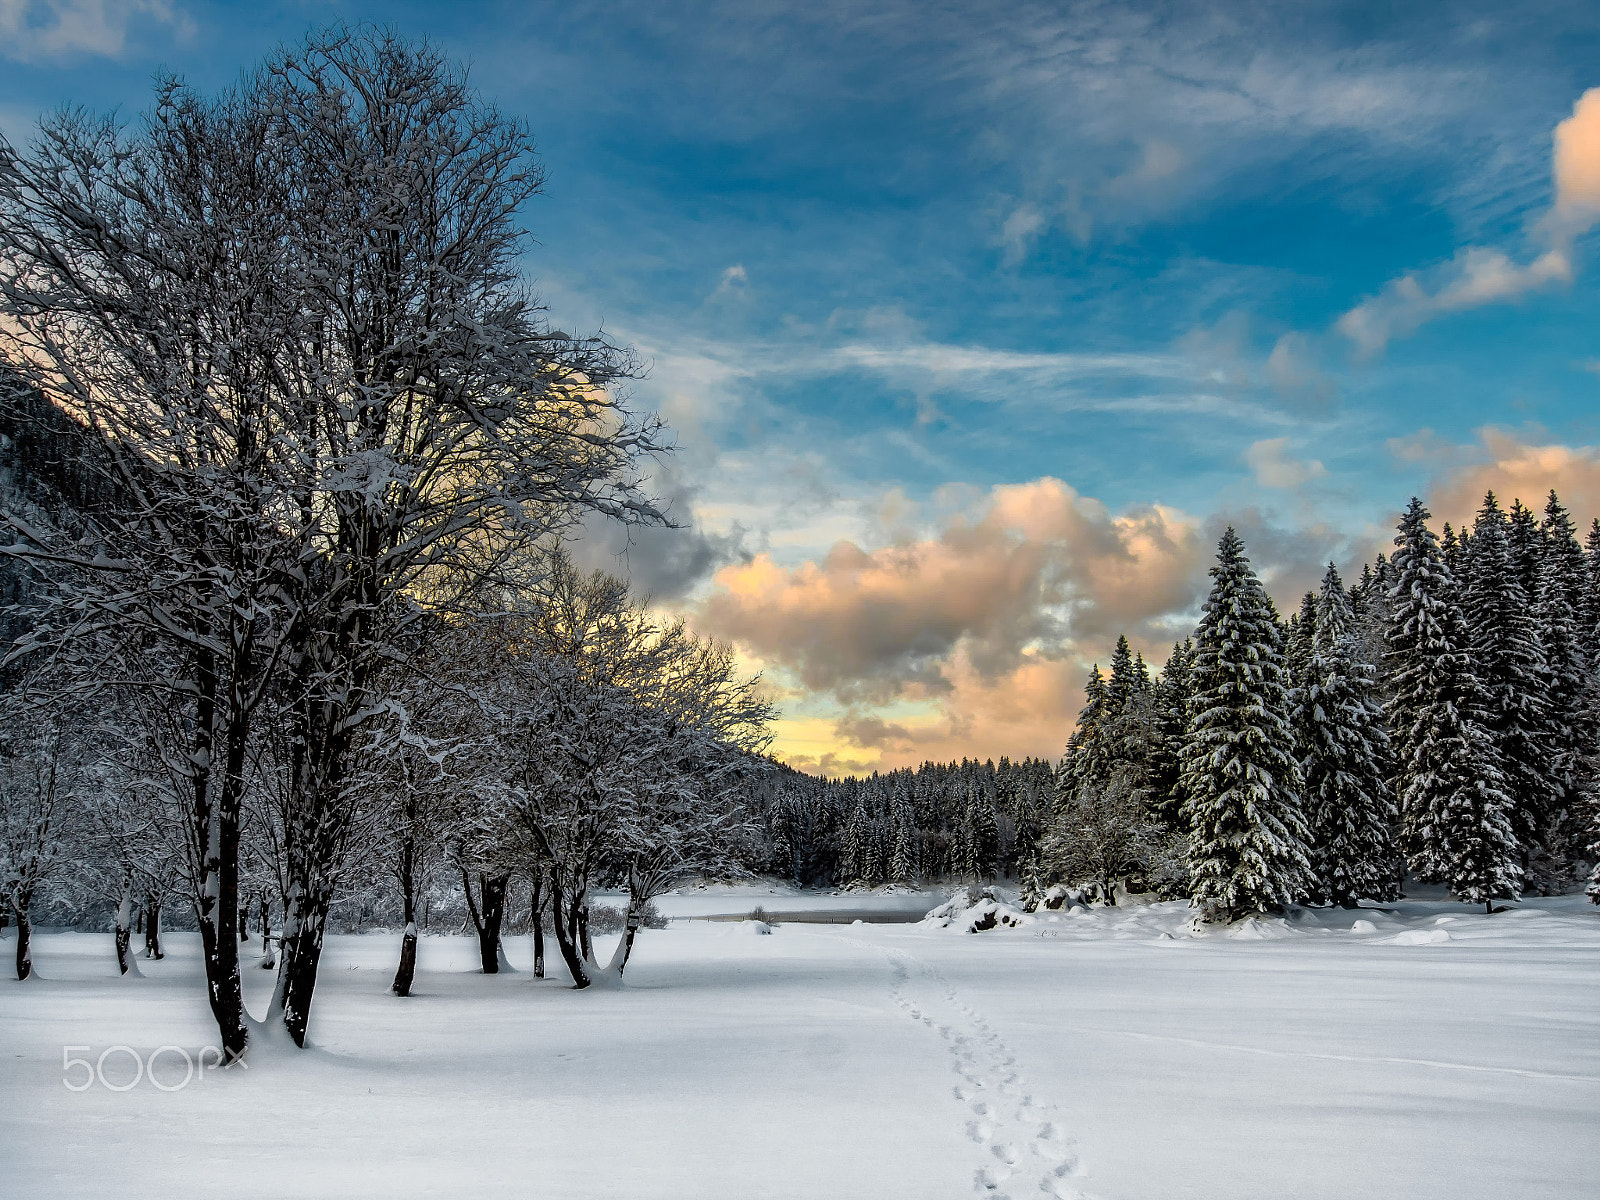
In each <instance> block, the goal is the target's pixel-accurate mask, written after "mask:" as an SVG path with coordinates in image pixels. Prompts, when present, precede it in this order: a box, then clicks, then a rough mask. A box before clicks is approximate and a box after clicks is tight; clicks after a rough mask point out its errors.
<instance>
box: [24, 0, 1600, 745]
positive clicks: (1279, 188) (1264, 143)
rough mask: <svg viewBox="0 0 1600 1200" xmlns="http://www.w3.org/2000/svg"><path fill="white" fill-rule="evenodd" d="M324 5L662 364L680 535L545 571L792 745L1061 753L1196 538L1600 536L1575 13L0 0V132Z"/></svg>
mask: <svg viewBox="0 0 1600 1200" xmlns="http://www.w3.org/2000/svg"><path fill="white" fill-rule="evenodd" d="M333 16H338V17H342V18H344V19H347V20H350V21H362V20H376V21H382V22H385V23H387V24H391V25H393V26H394V27H395V28H396V29H398V30H399V31H400V32H402V33H405V34H408V35H415V36H422V35H427V36H429V37H431V38H434V39H435V40H437V41H438V42H439V43H440V44H441V45H442V46H443V47H444V48H445V49H446V50H447V51H448V52H449V53H450V54H451V55H453V56H456V57H458V58H461V59H463V60H465V61H467V62H469V63H470V64H471V68H472V76H473V79H474V81H475V82H476V83H477V85H478V86H479V87H480V88H481V89H482V91H483V92H484V93H485V95H487V96H489V97H490V98H492V99H493V100H495V101H496V102H497V103H498V104H499V105H500V106H501V107H502V108H503V109H504V110H506V111H507V112H509V113H512V114H515V115H518V116H521V117H525V118H526V119H527V120H528V121H529V122H530V123H531V125H532V127H533V128H534V130H535V131H536V133H537V135H538V138H539V142H540V146H541V149H542V153H543V155H544V159H545V165H546V168H547V170H548V173H549V183H548V186H547V189H546V195H545V197H544V198H542V199H540V200H539V201H537V202H536V203H535V204H534V205H533V206H531V207H530V209H529V211H528V213H527V220H528V224H529V226H530V228H532V230H533V231H534V233H535V235H536V237H537V238H538V240H539V245H538V247H537V249H536V250H535V251H534V252H533V253H532V254H531V255H530V258H529V263H528V269H529V272H530V275H532V276H533V277H534V278H536V279H537V281H538V284H539V287H540V290H541V291H542V293H543V294H544V296H545V298H546V300H547V301H548V303H549V305H550V308H551V311H552V315H553V317H554V319H555V320H556V321H557V322H558V323H559V324H562V325H563V326H568V325H575V326H580V327H588V328H593V327H596V326H599V325H602V324H603V325H604V327H605V328H606V329H607V330H608V331H609V332H611V333H612V334H613V335H614V336H616V337H618V338H621V339H624V340H626V341H629V342H631V343H633V344H634V345H635V346H637V347H638V348H639V350H640V351H641V353H642V354H643V355H644V357H645V358H646V359H648V360H649V361H650V362H651V363H652V369H651V373H650V376H649V377H648V378H647V379H645V380H643V381H641V382H640V383H639V384H638V386H637V388H636V396H637V399H638V401H639V402H640V403H642V404H647V405H650V406H652V407H657V408H660V409H661V410H662V411H663V412H664V413H665V414H666V415H667V416H668V417H669V418H670V419H671V420H672V422H673V425H674V428H675V429H676V430H677V436H678V441H679V445H680V450H679V452H678V454H677V455H676V456H675V459H674V461H673V462H672V463H671V464H670V465H669V466H668V467H667V468H665V469H664V470H663V472H662V473H661V475H660V477H659V478H658V481H657V482H658V486H659V488H660V489H661V491H662V492H663V493H664V494H666V495H667V496H669V497H670V498H671V499H672V500H673V503H674V512H675V513H676V514H677V515H678V517H679V518H680V520H683V521H684V522H685V523H686V524H687V525H688V526H689V527H688V528H686V529H684V530H680V531H677V532H673V533H665V534H655V535H642V536H640V537H639V538H637V539H636V541H635V544H634V545H633V547H632V548H631V549H630V551H629V553H628V555H627V557H626V558H625V559H618V558H617V557H615V556H614V554H613V553H611V551H613V550H614V549H615V548H616V547H615V544H614V543H615V539H614V537H612V536H611V535H609V534H608V533H607V532H606V531H604V530H599V529H596V530H593V531H591V536H590V539H589V542H588V544H587V546H586V547H585V548H584V549H583V550H582V551H581V553H584V554H586V555H587V556H588V558H589V559H590V561H594V562H596V563H600V564H603V565H607V566H609V567H610V568H611V569H614V570H626V571H629V572H630V573H632V574H633V576H634V577H635V579H636V580H637V582H638V583H639V585H640V586H641V587H642V588H645V589H648V590H650V591H651V592H652V593H653V594H654V595H656V596H657V597H658V599H659V600H660V602H661V603H662V604H664V605H668V606H671V607H676V608H679V609H682V610H683V611H686V612H687V613H689V614H690V616H691V618H692V619H693V620H694V621H695V623H696V625H697V626H698V627H700V628H702V629H704V630H705V631H706V632H708V633H713V634H716V635H718V636H723V637H728V638H731V639H734V640H736V641H737V642H738V644H739V645H740V646H741V648H742V650H743V652H744V653H745V654H746V655H747V656H748V658H749V661H750V663H751V664H752V666H759V667H760V668H762V669H763V670H765V671H766V673H767V678H768V679H769V680H770V681H771V683H772V685H773V686H774V687H775V688H776V689H777V690H778V691H779V693H780V695H781V700H782V704H783V706H784V708H785V711H786V713H787V714H788V716H787V718H786V722H785V725H784V726H783V729H782V730H781V736H780V739H779V748H780V750H781V751H782V752H784V753H785V754H786V755H787V756H789V757H790V758H791V760H793V761H795V762H797V763H799V764H801V765H805V766H808V767H812V768H825V769H831V770H844V769H853V768H859V767H870V766H872V765H879V764H895V763H900V762H907V761H917V760H920V759H921V758H924V757H949V756H951V755H955V756H959V755H960V754H962V753H975V754H978V755H980V756H987V755H996V756H997V755H999V754H1001V753H1011V754H1020V753H1051V754H1054V753H1059V749H1060V745H1061V744H1062V743H1064V741H1065V737H1066V734H1067V732H1068V729H1067V725H1068V723H1069V722H1070V720H1071V714H1072V711H1073V710H1074V709H1075V707H1076V705H1077V702H1078V696H1079V693H1080V689H1081V685H1082V681H1083V673H1084V671H1085V670H1086V669H1087V666H1088V664H1089V663H1090V662H1091V661H1093V660H1095V659H1100V660H1102V661H1103V660H1104V659H1105V658H1106V656H1107V652H1108V649H1109V642H1110V641H1114V639H1115V637H1116V634H1117V633H1118V632H1120V631H1123V630H1126V631H1127V632H1128V633H1129V634H1130V636H1132V637H1133V638H1134V640H1135V642H1136V644H1138V645H1141V646H1142V647H1144V648H1145V649H1146V650H1147V651H1148V652H1149V653H1150V654H1151V655H1152V656H1153V657H1156V658H1159V657H1161V655H1162V654H1163V653H1164V647H1165V646H1166V645H1168V644H1170V641H1171V640H1172V638H1173V637H1174V636H1176V635H1178V634H1180V633H1182V632H1183V631H1184V629H1185V627H1186V625H1187V624H1188V622H1189V621H1190V620H1191V618H1192V615H1193V611H1194V606H1195V603H1196V600H1197V598H1198V597H1199V596H1200V595H1201V594H1203V587H1204V582H1205V574H1204V572H1205V566H1206V565H1207V562H1208V559H1209V555H1210V548H1211V546H1213V545H1214V543H1215V535H1216V534H1217V533H1218V532H1219V531H1220V529H1221V527H1222V526H1223V525H1225V524H1227V523H1229V522H1230V521H1231V522H1234V523H1236V524H1238V525H1239V526H1240V528H1241V531H1242V532H1243V533H1244V535H1245V538H1246V542H1247V545H1248V546H1249V547H1250V549H1251V551H1252V553H1253V556H1254V558H1255V560H1256V562H1257V565H1258V566H1259V567H1260V568H1261V569H1262V570H1263V572H1264V574H1266V576H1267V577H1268V579H1269V581H1270V582H1271V584H1272V586H1273V589H1274V591H1275V593H1276V594H1277V595H1278V596H1279V599H1280V601H1285V602H1287V601H1291V600H1292V598H1293V596H1294V595H1296V594H1297V593H1298V591H1299V590H1300V589H1302V588H1303V587H1304V586H1306V585H1307V584H1308V583H1309V582H1310V581H1311V580H1312V579H1313V578H1314V577H1315V576H1316V575H1320V567H1321V564H1322V563H1325V562H1326V561H1328V559H1330V558H1332V559H1334V560H1335V561H1337V562H1338V563H1339V564H1340V565H1341V566H1350V565H1352V564H1355V563H1357V562H1359V561H1360V559H1361V558H1363V557H1365V556H1367V555H1369V554H1370V553H1371V552H1372V551H1374V550H1376V549H1378V548H1380V547H1381V546H1382V545H1383V544H1384V543H1385V542H1386V540H1387V537H1388V529H1389V528H1390V526H1391V521H1392V517H1393V515H1394V514H1395V513H1397V512H1398V511H1399V509H1400V508H1401V507H1403V505H1404V503H1405V501H1406V499H1407V498H1408V497H1409V496H1410V495H1411V494H1413V493H1418V494H1422V495H1424V496H1425V497H1427V498H1428V499H1429V500H1430V502H1432V503H1433V504H1434V506H1435V508H1436V509H1438V510H1439V512H1440V514H1441V516H1450V517H1452V518H1456V519H1459V516H1460V514H1461V512H1462V511H1464V510H1465V509H1466V508H1468V507H1470V505H1471V500H1472V496H1473V493H1474V492H1475V491H1477V490H1478V489H1480V488H1481V487H1482V486H1487V485H1489V484H1495V485H1497V486H1498V487H1499V488H1501V489H1502V490H1509V492H1510V493H1511V494H1523V493H1526V494H1525V495H1524V499H1527V500H1529V501H1534V500H1542V496H1543V493H1544V491H1545V489H1547V488H1548V487H1550V486H1552V485H1553V486H1556V487H1558V488H1560V489H1561V490H1562V492H1563V494H1564V495H1565V496H1566V497H1567V498H1568V500H1569V502H1570V503H1571V505H1572V507H1573V508H1574V509H1575V510H1576V511H1577V515H1578V516H1579V517H1580V519H1581V520H1582V521H1583V522H1584V523H1585V524H1586V523H1587V521H1588V520H1589V518H1590V517H1591V516H1594V515H1597V514H1600V468H1597V465H1596V461H1597V455H1596V452H1595V451H1594V449H1593V447H1594V446H1595V444H1596V443H1600V428H1597V426H1600V421H1597V417H1596V414H1597V411H1600V409H1597V406H1596V400H1597V399H1600V372H1597V369H1596V367H1595V365H1594V364H1595V363H1596V360H1600V344H1597V343H1600V337H1597V331H1596V329H1595V321H1594V317H1595V314H1596V312H1597V311H1600V309H1597V305H1596V300H1597V294H1596V281H1597V279H1600V271H1597V270H1595V268H1594V266H1593V264H1592V262H1591V261H1590V260H1591V259H1592V257H1593V255H1592V250H1593V246H1592V243H1593V234H1592V232H1591V230H1592V228H1593V227H1594V226H1595V225H1596V220H1595V218H1596V217H1597V216H1600V165H1596V164H1600V95H1597V97H1596V98H1595V107H1594V108H1593V109H1592V110H1579V115H1578V116H1577V117H1574V112H1575V105H1577V104H1578V103H1579V101H1580V98H1581V97H1583V96H1584V94H1585V92H1586V91H1587V89H1589V88H1591V87H1596V86H1600V66H1597V65H1596V64H1600V10H1597V9H1596V8H1595V6H1593V5H1592V4H1523V5H1518V6H1509V5H1505V4H1472V3H1462V4H1451V5H1448V6H1445V5H1424V6H1395V5H1390V4H1317V3H1285V4H1278V5H1267V4H1259V5H1258V4H1251V5H1245V4H1235V5H1226V6H1224V5H1214V4H1208V5H1181V4H1180V5H1156V4H1148V5H1128V4H1115V5H1113V4H1079V5H1074V4H1014V5H1008V6H997V5H993V4H981V3H962V4H958V3H946V4H939V3H921V4H909V3H907V4H897V3H892V2H888V3H886V2H882V0H879V2H876V3H829V2H828V0H812V2H808V3H795V4H754V3H730V4H714V3H706V4H677V3H672V2H670V0H667V2H662V3H653V4H638V3H634V4H571V3H568V4H545V3H537V2H535V3H520V4H497V3H496V4H477V5H473V4H456V5H449V6H446V5H427V4H393V3H391V4H383V5H377V4H371V5H367V4H339V5H309V4H305V5H301V4H281V5H271V4H256V5H249V6H237V7H236V6H229V5H219V4H204V3H192V2H187V0H175V2H173V3H145V4H132V5H112V4H99V3H92V2H88V0H65V2H60V3H48V2H44V3H41V2H40V0H0V43H3V44H0V56H4V69H3V70H0V128H3V129H4V130H5V132H6V133H7V134H8V135H9V136H12V137H13V138H16V137H19V136H21V137H25V136H26V130H27V127H28V126H29V124H31V122H32V121H33V119H34V118H35V117H36V116H37V114H38V113H39V112H40V111H41V110H43V109H46V108H49V107H51V106H54V105H57V104H61V103H74V104H84V105H87V106H90V107H93V108H101V109H103V108H108V107H113V106H116V107H120V108H121V109H122V110H123V111H124V112H127V113H130V114H132V113H136V112H138V111H139V110H140V109H141V108H142V107H143V106H144V105H145V104H146V102H147V98H148V95H149V87H150V80H151V77H152V74H153V72H155V71H156V70H157V69H159V68H163V67H165V68H168V69H171V70H173V71H176V72H177V73H179V74H181V75H184V76H186V77H187V78H188V79H190V80H191V81H192V82H194V83H195V84H197V85H199V86H201V87H204V88H214V87H217V86H221V85H224V84H226V83H228V82H230V81H232V80H233V79H234V78H236V77H237V75H238V73H239V71H240V70H241V69H242V68H243V67H245V66H247V65H248V64H250V63H253V62H254V61H256V60H257V59H258V58H259V57H260V56H261V55H262V54H263V53H264V52H265V51H267V50H268V49H270V48H271V47H272V46H273V45H274V44H276V43H277V42H279V41H281V40H284V39H293V38H295V37H297V36H299V35H300V34H301V33H303V32H304V30H305V29H306V28H307V27H308V26H309V25H311V24H312V23H314V22H320V21H325V20H327V19H330V17H333ZM1569 118H1573V123H1572V124H1571V125H1570V126H1569V127H1568V128H1569V130H1570V135H1571V136H1570V137H1569V138H1568V139H1567V146H1568V149H1567V151H1566V153H1567V159H1566V160H1564V161H1565V162H1566V163H1567V167H1566V171H1567V174H1566V175H1565V176H1563V177H1562V178H1563V179H1564V180H1565V182H1564V183H1563V184H1560V186H1558V180H1557V178H1556V177H1554V176H1553V173H1552V172H1553V157H1552V155H1553V141H1552V139H1553V134H1554V131H1555V130H1556V128H1557V126H1558V124H1559V123H1561V122H1563V121H1566V120H1568V119H1569Z"/></svg>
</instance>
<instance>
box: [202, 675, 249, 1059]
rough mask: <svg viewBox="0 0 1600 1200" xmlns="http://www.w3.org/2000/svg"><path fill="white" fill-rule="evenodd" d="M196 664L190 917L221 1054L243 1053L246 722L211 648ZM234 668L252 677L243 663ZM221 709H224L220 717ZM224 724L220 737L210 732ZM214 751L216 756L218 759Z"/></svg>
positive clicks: (245, 1038) (246, 1032)
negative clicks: (242, 851)
mask: <svg viewBox="0 0 1600 1200" xmlns="http://www.w3.org/2000/svg"><path fill="white" fill-rule="evenodd" d="M199 657H200V664H199V667H198V669H197V679H198V682H199V690H198V695H197V697H196V701H195V725H196V727H197V729H198V730H199V731H200V735H199V737H198V738H197V744H196V746H195V753H194V761H196V762H204V763H205V764H206V765H205V766H204V767H203V768H200V769H199V770H197V772H196V774H195V776H194V777H193V784H194V797H193V801H192V803H193V808H192V809H191V811H190V831H191V836H192V843H191V844H192V846H193V848H194V850H195V851H196V852H197V854H196V859H195V861H194V862H193V864H192V865H193V867H194V883H195V892H194V915H195V922H196V924H197V925H199V927H200V951H201V957H202V959H203V961H204V963H205V971H206V999H207V1000H208V1001H209V1002H210V1004H211V1015H212V1016H213V1017H214V1018H215V1019H216V1022H217V1037H218V1040H219V1041H220V1042H221V1043H222V1052H223V1057H224V1060H225V1061H226V1062H228V1063H232V1062H234V1061H235V1060H236V1059H238V1058H239V1057H240V1056H241V1055H243V1054H244V1051H245V1045H246V1044H247V1043H248V1041H249V1038H250V1033H249V1026H248V1025H247V1024H246V1022H245V1011H244V986H243V984H242V982H241V981H240V979H239V928H238V921H239V809H240V802H241V798H242V793H243V790H244V778H245V752H246V750H247V748H248V746H249V722H248V720H247V718H246V716H245V709H244V706H243V705H242V703H241V702H240V699H239V697H238V695H237V694H235V691H234V690H230V689H229V687H228V686H227V684H226V683H225V682H224V681H223V680H221V679H219V677H218V674H217V671H216V663H215V660H214V659H213V658H212V656H211V654H210V652H209V651H202V652H201V654H200V656H199ZM236 670H237V671H238V672H239V673H240V677H241V678H249V676H250V672H251V668H250V666H249V663H248V662H243V663H240V664H239V665H238V666H237V667H236ZM219 707H221V708H223V709H224V710H225V712H224V713H223V714H222V715H219V713H218V709H219ZM219 729H220V730H221V737H220V739H219V738H217V737H216V736H215V735H216V733H217V731H218V730H219ZM214 755H216V756H220V759H221V761H220V762H217V761H216V760H215V758H214V757H213V756H214Z"/></svg>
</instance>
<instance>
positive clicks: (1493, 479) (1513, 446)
mask: <svg viewBox="0 0 1600 1200" xmlns="http://www.w3.org/2000/svg"><path fill="white" fill-rule="evenodd" d="M1416 444H1417V443H1412V442H1409V441H1408V442H1406V443H1403V444H1401V445H1399V446H1397V447H1396V448H1397V449H1398V450H1399V451H1400V452H1401V453H1404V452H1405V451H1406V450H1407V449H1410V448H1412V447H1413V446H1414V445H1416ZM1421 444H1422V445H1425V446H1427V447H1428V450H1427V452H1426V455H1427V456H1428V457H1432V458H1434V459H1435V460H1436V461H1438V462H1439V463H1440V467H1439V472H1438V474H1437V475H1436V476H1435V478H1434V480H1433V482H1432V484H1431V485H1430V486H1429V488H1428V507H1429V508H1431V509H1432V510H1433V514H1434V517H1435V519H1436V520H1437V521H1439V522H1444V521H1449V522H1451V523H1452V524H1454V525H1457V526H1459V525H1461V524H1462V523H1463V522H1470V521H1471V520H1472V514H1473V513H1474V512H1476V511H1477V509H1478V506H1479V505H1480V504H1482V502H1483V495H1484V493H1485V492H1486V491H1490V490H1493V492H1494V493H1495V495H1496V496H1498V497H1499V498H1500V501H1501V503H1502V505H1510V503H1511V502H1512V500H1516V499H1520V500H1521V501H1522V503H1523V504H1525V505H1526V506H1527V507H1529V508H1532V509H1534V510H1535V511H1539V510H1542V509H1543V508H1544V503H1545V498H1546V496H1547V495H1548V494H1549V492H1550V490H1551V489H1552V488H1554V489H1555V491H1556V494H1557V495H1559V496H1560V497H1561V502H1562V504H1564V505H1566V507H1567V510H1568V511H1569V512H1571V513H1572V515H1573V518H1574V519H1575V520H1576V521H1577V522H1578V524H1579V527H1580V535H1581V531H1582V529H1583V528H1584V527H1586V526H1587V525H1588V524H1589V522H1590V520H1592V519H1593V518H1594V517H1595V516H1600V446H1563V445H1560V444H1556V443H1546V444H1539V443H1537V442H1535V441H1532V440H1529V439H1527V438H1525V437H1522V436H1519V435H1517V434H1515V433H1512V432H1511V431H1509V430H1504V429H1496V428H1493V427H1488V428H1484V429H1480V430H1479V431H1478V444H1477V445H1476V446H1471V447H1450V446H1443V445H1440V444H1438V443H1429V442H1423V443H1421Z"/></svg>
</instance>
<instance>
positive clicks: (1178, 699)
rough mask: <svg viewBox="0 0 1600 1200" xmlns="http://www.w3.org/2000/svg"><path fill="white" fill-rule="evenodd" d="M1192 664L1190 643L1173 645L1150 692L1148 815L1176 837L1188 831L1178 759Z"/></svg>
mask: <svg viewBox="0 0 1600 1200" xmlns="http://www.w3.org/2000/svg"><path fill="white" fill-rule="evenodd" d="M1193 662H1194V642H1193V640H1192V639H1188V638H1186V639H1184V640H1183V641H1181V642H1174V643H1173V646H1172V653H1171V654H1169V655H1168V656H1167V661H1166V665H1164V666H1163V667H1162V668H1161V674H1160V675H1159V676H1158V677H1157V679H1156V682H1155V685H1154V687H1153V688H1152V690H1151V696H1152V704H1153V706H1154V709H1155V716H1156V729H1157V736H1158V740H1157V743H1156V746H1155V749H1154V752H1153V753H1152V754H1151V756H1150V764H1149V779H1148V781H1147V786H1148V787H1149V804H1150V813H1151V816H1152V817H1154V818H1155V819H1156V820H1157V821H1159V822H1161V824H1162V825H1164V826H1165V827H1166V828H1167V829H1169V830H1171V831H1173V832H1175V833H1183V832H1185V831H1186V829H1187V827H1186V826H1185V825H1184V822H1183V787H1182V784H1181V782H1180V780H1181V773H1180V769H1179V756H1180V754H1181V753H1182V750H1183V739H1184V733H1185V731H1186V730H1187V729H1188V725H1189V717H1188V707H1189V692H1190V668H1191V666H1192V664H1193Z"/></svg>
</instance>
